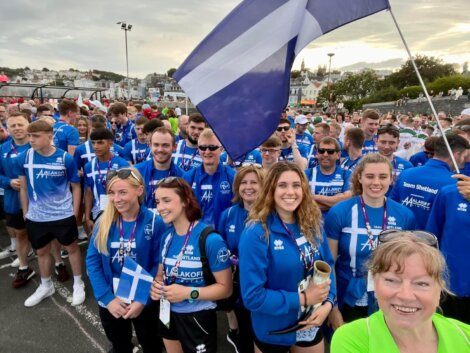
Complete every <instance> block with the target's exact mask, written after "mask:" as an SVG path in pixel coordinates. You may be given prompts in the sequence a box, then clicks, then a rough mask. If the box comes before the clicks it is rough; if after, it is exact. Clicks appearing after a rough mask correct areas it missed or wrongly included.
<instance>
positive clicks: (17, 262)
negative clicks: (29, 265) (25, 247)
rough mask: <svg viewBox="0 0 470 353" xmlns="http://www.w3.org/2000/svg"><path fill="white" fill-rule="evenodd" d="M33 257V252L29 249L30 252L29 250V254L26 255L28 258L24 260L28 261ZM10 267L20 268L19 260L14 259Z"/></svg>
mask: <svg viewBox="0 0 470 353" xmlns="http://www.w3.org/2000/svg"><path fill="white" fill-rule="evenodd" d="M33 255H34V251H33V249H30V250H29V253H28V258H26V260H28V261H29V258H30V257H31V256H33ZM10 266H11V267H20V259H19V258H16V259H15V260H14V261H13V262H12V263H11V264H10Z"/></svg>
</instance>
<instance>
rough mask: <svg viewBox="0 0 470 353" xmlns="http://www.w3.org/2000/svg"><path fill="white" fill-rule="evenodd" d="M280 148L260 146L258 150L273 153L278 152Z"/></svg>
mask: <svg viewBox="0 0 470 353" xmlns="http://www.w3.org/2000/svg"><path fill="white" fill-rule="evenodd" d="M280 151H281V150H280V149H279V150H278V149H276V148H260V152H261V153H263V154H266V153H268V154H274V153H278V152H280Z"/></svg>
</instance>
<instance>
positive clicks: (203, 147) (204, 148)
mask: <svg viewBox="0 0 470 353" xmlns="http://www.w3.org/2000/svg"><path fill="white" fill-rule="evenodd" d="M220 147H221V146H217V145H200V146H198V147H197V148H199V149H200V150H201V151H203V152H204V151H207V150H209V151H211V152H214V151H217V150H218V149H219V148H220Z"/></svg>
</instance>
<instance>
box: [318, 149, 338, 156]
mask: <svg viewBox="0 0 470 353" xmlns="http://www.w3.org/2000/svg"><path fill="white" fill-rule="evenodd" d="M317 152H318V154H325V153H328V154H329V155H330V156H331V155H332V154H335V153H337V152H339V151H338V150H337V149H331V148H318V149H317Z"/></svg>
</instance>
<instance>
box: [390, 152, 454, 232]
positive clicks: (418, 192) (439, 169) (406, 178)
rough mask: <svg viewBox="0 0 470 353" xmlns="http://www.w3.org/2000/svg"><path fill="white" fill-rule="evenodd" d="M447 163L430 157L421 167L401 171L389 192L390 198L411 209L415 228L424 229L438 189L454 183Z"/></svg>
mask: <svg viewBox="0 0 470 353" xmlns="http://www.w3.org/2000/svg"><path fill="white" fill-rule="evenodd" d="M451 176H452V172H451V171H450V168H449V165H448V164H447V163H445V162H442V161H439V160H437V159H430V160H429V161H428V162H427V163H426V164H425V165H423V166H422V167H415V168H410V169H407V170H405V171H403V172H402V173H401V175H400V176H399V177H398V180H397V181H396V183H395V186H394V187H393V189H392V192H391V194H390V196H391V198H392V199H394V200H395V201H397V202H400V203H401V204H402V205H404V206H406V207H408V208H409V209H410V210H411V211H413V213H414V215H415V218H416V222H417V229H424V227H425V226H426V222H427V221H428V217H429V213H430V212H431V207H432V203H433V202H434V199H435V197H436V195H437V193H438V192H439V190H440V189H441V188H442V187H444V186H446V185H449V184H455V183H456V182H457V180H456V179H453V178H452V177H451Z"/></svg>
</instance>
